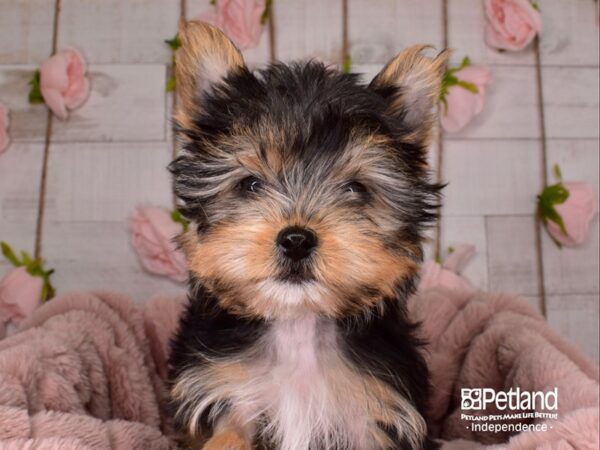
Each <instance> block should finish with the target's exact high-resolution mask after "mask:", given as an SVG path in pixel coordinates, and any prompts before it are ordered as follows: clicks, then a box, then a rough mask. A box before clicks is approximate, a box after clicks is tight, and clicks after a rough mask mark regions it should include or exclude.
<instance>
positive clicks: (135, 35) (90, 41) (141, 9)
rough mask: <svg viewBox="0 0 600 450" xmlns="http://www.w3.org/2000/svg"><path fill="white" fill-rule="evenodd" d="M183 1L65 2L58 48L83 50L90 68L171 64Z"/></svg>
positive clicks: (68, 0) (61, 14)
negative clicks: (171, 44) (169, 41)
mask: <svg viewBox="0 0 600 450" xmlns="http://www.w3.org/2000/svg"><path fill="white" fill-rule="evenodd" d="M178 19H179V0H127V1H121V0H102V1H96V0H61V11H60V19H59V27H58V30H59V32H58V48H59V49H60V48H62V47H68V46H75V47H77V48H79V49H81V50H82V51H83V53H84V55H85V57H86V59H87V61H88V62H89V63H90V64H108V63H165V64H166V63H169V62H170V56H171V51H170V49H169V47H168V46H167V45H166V44H165V43H164V40H165V39H171V38H172V37H173V36H174V35H175V32H176V31H177V20H178Z"/></svg>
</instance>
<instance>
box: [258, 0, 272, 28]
mask: <svg viewBox="0 0 600 450" xmlns="http://www.w3.org/2000/svg"><path fill="white" fill-rule="evenodd" d="M272 6H273V0H267V1H266V2H265V9H264V10H263V12H262V14H261V15H260V24H261V25H264V24H265V23H267V20H268V19H269V17H270V16H271V7H272Z"/></svg>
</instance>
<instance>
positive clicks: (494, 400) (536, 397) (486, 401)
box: [460, 388, 558, 411]
mask: <svg viewBox="0 0 600 450" xmlns="http://www.w3.org/2000/svg"><path fill="white" fill-rule="evenodd" d="M460 397H461V409H462V410H463V411H469V410H470V411H484V410H487V409H488V408H489V407H490V406H494V407H495V409H496V410H498V411H505V410H509V411H532V410H533V411H535V410H537V411H539V410H544V411H556V410H557V409H558V389H557V388H554V390H553V391H549V392H542V391H536V392H529V391H521V389H519V388H516V389H511V390H510V391H508V392H503V391H499V392H496V391H495V390H494V389H490V388H479V389H461V390H460Z"/></svg>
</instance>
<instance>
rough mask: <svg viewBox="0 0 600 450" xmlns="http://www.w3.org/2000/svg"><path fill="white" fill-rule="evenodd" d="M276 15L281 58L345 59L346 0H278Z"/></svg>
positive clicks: (332, 61)
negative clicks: (343, 56) (343, 53)
mask: <svg viewBox="0 0 600 450" xmlns="http://www.w3.org/2000/svg"><path fill="white" fill-rule="evenodd" d="M273 15H274V19H275V30H276V55H277V59H279V60H281V61H291V60H298V59H304V58H319V59H321V60H323V61H325V62H328V63H334V64H339V63H341V58H342V0H329V1H325V2H324V1H322V0H278V1H275V2H273Z"/></svg>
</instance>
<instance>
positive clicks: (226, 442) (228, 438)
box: [202, 430, 252, 450]
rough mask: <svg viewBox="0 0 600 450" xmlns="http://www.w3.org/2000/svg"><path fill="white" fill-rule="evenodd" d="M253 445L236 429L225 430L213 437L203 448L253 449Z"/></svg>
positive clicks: (217, 449) (222, 449) (206, 449)
mask: <svg viewBox="0 0 600 450" xmlns="http://www.w3.org/2000/svg"><path fill="white" fill-rule="evenodd" d="M251 449H252V447H251V445H250V443H248V442H247V441H246V440H245V439H244V438H242V437H241V436H240V435H239V434H238V433H237V432H236V431H234V430H224V431H222V432H220V433H217V434H215V435H214V436H213V437H211V438H210V439H209V440H208V442H207V443H206V444H205V445H204V446H203V447H202V450H251Z"/></svg>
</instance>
